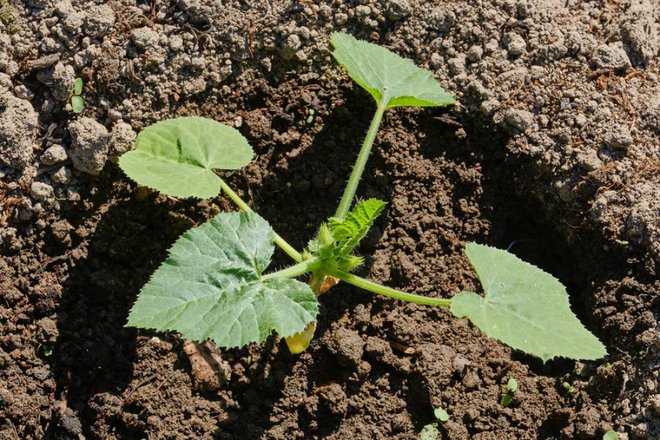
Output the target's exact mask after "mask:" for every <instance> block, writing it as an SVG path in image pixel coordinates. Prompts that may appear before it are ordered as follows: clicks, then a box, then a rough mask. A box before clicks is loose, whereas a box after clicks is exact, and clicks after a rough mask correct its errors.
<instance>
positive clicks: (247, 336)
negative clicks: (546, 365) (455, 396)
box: [74, 33, 606, 420]
mask: <svg viewBox="0 0 660 440" xmlns="http://www.w3.org/2000/svg"><path fill="white" fill-rule="evenodd" d="M331 43H332V45H333V46H334V51H333V52H332V55H333V56H334V57H335V58H336V60H337V61H338V62H339V64H341V65H342V66H343V67H344V68H345V69H346V71H347V72H348V75H349V76H350V77H351V78H353V80H355V82H356V83H357V84H359V85H360V86H361V87H362V88H364V89H365V90H366V91H367V92H368V93H369V94H370V95H371V96H372V97H373V98H374V101H375V102H374V104H375V114H374V117H373V119H372V122H371V125H370V127H369V130H368V132H367V135H366V137H365V139H364V142H363V143H362V146H361V148H360V151H359V153H358V156H357V159H356V161H355V164H354V166H353V169H352V171H351V172H350V177H349V179H348V183H347V185H346V188H345V190H344V193H343V194H342V197H341V200H340V201H339V204H338V207H337V210H336V211H335V214H334V215H333V216H332V217H330V218H328V219H327V220H326V221H325V222H322V223H321V224H320V226H319V228H318V229H317V230H318V233H317V235H316V237H314V238H313V239H312V240H310V241H309V244H308V246H307V248H306V249H304V250H302V251H299V250H298V249H296V248H295V247H294V246H292V245H291V244H289V243H288V242H287V241H286V240H285V239H284V238H283V237H282V236H280V235H279V234H277V233H276V232H275V231H274V230H273V228H272V227H271V225H270V224H269V223H268V222H267V221H266V220H265V219H263V218H262V217H260V216H259V215H258V214H257V213H256V212H254V211H253V210H252V208H250V206H249V205H248V204H247V203H246V202H245V201H243V200H242V199H241V197H240V196H239V195H238V194H237V193H236V192H235V191H234V190H233V189H232V188H231V186H230V185H228V184H227V183H226V182H225V180H224V179H223V171H224V170H236V169H241V168H243V167H245V166H246V165H248V164H249V163H250V162H251V161H252V159H253V156H254V152H253V150H252V147H251V146H250V144H249V143H248V141H247V140H246V139H245V138H244V137H243V136H242V135H241V134H240V133H239V132H238V131H237V130H236V129H234V128H233V127H230V126H227V125H224V124H221V123H219V122H216V121H214V120H211V119H207V118H202V117H197V116H189V117H180V118H176V119H169V120H164V121H160V122H157V123H155V124H153V125H151V126H149V127H147V128H145V129H144V130H143V131H142V132H141V133H140V134H139V135H138V137H137V139H136V142H135V150H133V151H130V152H127V153H125V154H124V155H122V156H121V157H120V159H119V166H120V167H121V169H122V170H123V171H124V172H125V173H126V175H127V176H128V177H130V178H131V179H133V180H134V181H136V182H137V183H139V184H141V185H144V186H147V187H150V188H153V189H156V190H158V191H160V192H161V193H163V194H166V195H169V196H173V197H194V198H200V199H208V198H213V197H216V196H218V195H219V194H220V192H223V193H224V194H225V195H227V196H228V197H229V198H230V199H231V200H232V201H233V202H234V203H235V204H236V205H237V206H238V208H239V209H240V211H241V212H231V213H227V212H223V213H220V214H218V215H216V216H215V217H213V218H211V219H210V220H208V221H207V222H206V223H204V224H202V225H200V226H197V227H195V228H192V229H190V230H188V231H187V232H185V233H184V234H183V235H182V236H181V237H179V239H178V240H177V241H176V242H175V243H174V245H173V246H172V247H171V248H170V250H169V256H168V257H167V259H166V260H165V262H164V263H163V264H162V265H161V266H160V267H159V268H158V269H157V270H156V271H155V272H154V274H153V276H152V277H151V279H150V280H149V281H148V282H147V283H146V284H145V285H144V287H143V288H142V289H141V291H140V294H139V295H138V298H137V300H136V302H135V304H134V305H133V307H132V309H131V311H130V314H129V317H128V324H127V325H128V326H131V327H137V328H145V329H155V330H158V331H177V332H179V333H180V334H181V335H182V336H183V337H184V338H185V339H188V340H193V341H203V340H208V339H210V340H212V341H213V342H215V344H216V345H218V346H220V347H227V348H229V347H242V346H245V345H246V344H251V343H260V342H262V341H264V340H265V339H266V338H268V337H269V336H270V335H272V334H273V333H276V334H278V335H280V336H281V337H283V338H285V339H286V341H287V343H288V346H289V348H290V351H291V352H292V353H299V352H302V351H304V350H305V349H306V348H307V347H308V346H309V344H310V341H311V339H312V338H313V335H314V329H315V325H316V321H317V319H318V314H319V309H320V307H319V302H318V296H319V295H320V294H322V293H324V292H325V291H327V290H328V289H330V288H331V287H332V286H333V285H335V284H336V283H337V282H339V281H343V282H344V283H346V284H350V285H352V286H354V287H357V288H360V289H363V290H366V291H369V292H372V293H375V294H378V295H383V296H386V297H389V298H392V299H394V300H399V301H406V302H411V303H416V304H422V305H427V306H432V307H445V308H448V309H449V311H450V312H451V313H452V314H453V315H454V316H456V317H458V318H462V317H466V318H468V319H470V320H471V321H472V322H473V323H474V324H475V325H476V326H477V327H478V328H480V329H481V330H482V331H483V332H484V333H485V334H486V335H487V336H489V337H492V338H496V339H498V340H500V341H502V342H504V343H506V344H508V345H510V346H511V347H513V348H515V349H518V350H522V351H524V352H526V353H530V354H532V355H535V356H538V357H540V358H541V359H542V360H543V361H547V360H549V359H552V358H554V357H558V356H561V357H567V358H571V359H598V358H601V357H603V356H604V355H605V354H606V351H605V347H604V346H603V344H601V343H600V341H599V340H598V339H597V338H596V337H595V336H594V335H592V334H591V333H589V331H587V330H586V329H585V328H584V326H583V325H582V324H581V323H580V321H579V320H578V319H577V317H576V316H575V315H574V314H573V312H572V311H571V309H570V305H569V301H568V294H567V292H566V289H565V287H564V286H563V285H562V284H561V283H560V282H559V281H558V280H557V279H555V278H554V277H552V276H551V275H549V274H547V273H545V272H544V271H542V270H541V269H539V268H537V267H535V266H532V265H531V264H528V263H526V262H524V261H522V260H520V259H519V258H517V257H516V256H514V255H513V254H510V253H508V252H506V251H504V250H500V249H495V248H492V247H489V246H485V245H481V244H476V243H468V244H467V245H466V248H465V253H466V255H467V259H468V260H469V261H470V263H471V264H472V267H473V268H474V270H475V272H476V274H477V276H478V278H479V280H480V281H481V284H482V286H483V295H480V294H478V293H476V292H466V291H462V292H457V293H455V294H454V295H453V297H449V298H439V297H436V296H423V295H417V294H414V293H408V292H403V291H401V290H397V289H393V288H391V287H387V286H384V285H381V284H378V283H376V282H374V281H371V280H368V279H366V278H363V277H360V276H358V275H355V274H354V272H355V270H356V269H357V268H359V267H360V266H361V265H362V264H363V262H364V257H363V256H361V255H359V253H358V249H359V245H360V242H361V241H362V240H363V239H364V237H365V236H366V234H367V232H368V231H369V229H370V228H371V227H372V226H373V224H374V223H375V222H376V221H377V219H378V217H379V216H380V215H381V214H382V213H383V212H385V210H386V206H387V203H386V202H384V201H381V200H377V199H367V200H361V201H357V202H356V200H355V199H356V192H357V189H358V186H359V182H360V179H361V178H362V174H363V172H364V169H365V165H366V162H367V159H368V157H369V155H370V152H371V150H372V148H373V146H374V143H375V140H376V135H377V133H378V130H379V127H380V124H381V121H382V119H383V115H384V113H385V112H386V111H389V110H391V109H394V108H396V107H402V106H411V107H433V106H447V105H451V104H454V102H455V101H454V97H453V96H452V95H451V94H450V93H448V92H446V91H445V90H444V89H443V88H442V87H441V86H440V84H439V83H438V82H437V81H436V79H435V78H434V77H433V75H431V73H430V72H429V71H427V70H424V69H421V68H419V67H417V66H416V65H415V64H413V63H412V62H411V61H409V60H406V59H403V58H401V57H400V56H398V55H396V54H394V53H393V52H391V51H389V50H387V49H385V48H383V47H380V46H376V45H374V44H371V43H367V42H364V41H360V40H357V39H355V38H353V37H352V36H350V35H347V34H342V33H336V34H333V35H332V37H331ZM77 90H78V91H82V83H81V82H80V83H79V86H78V88H77ZM74 91H75V90H74ZM313 115H314V113H312V112H311V111H310V112H309V116H313ZM298 241H302V237H299V238H298ZM275 246H278V247H279V248H281V249H282V250H283V251H284V252H285V253H286V254H287V255H288V256H289V257H291V259H292V260H293V261H294V262H295V264H293V265H291V266H289V267H286V268H284V269H281V270H278V271H270V270H268V266H269V264H270V262H271V259H272V256H273V253H274V251H275ZM305 275H307V276H309V278H308V279H306V280H305V281H306V282H303V281H299V280H298V279H297V278H299V277H301V276H305ZM441 415H442V414H441ZM442 418H445V416H444V415H442V417H438V419H439V420H441V419H442Z"/></svg>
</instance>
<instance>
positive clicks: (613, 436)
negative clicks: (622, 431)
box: [603, 429, 619, 440]
mask: <svg viewBox="0 0 660 440" xmlns="http://www.w3.org/2000/svg"><path fill="white" fill-rule="evenodd" d="M618 438H619V434H617V432H616V431H614V430H613V429H610V430H609V431H607V432H606V433H605V434H603V440H617V439H618Z"/></svg>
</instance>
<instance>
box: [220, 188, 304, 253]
mask: <svg viewBox="0 0 660 440" xmlns="http://www.w3.org/2000/svg"><path fill="white" fill-rule="evenodd" d="M220 188H222V190H223V191H224V192H225V194H227V195H228V196H229V198H230V199H231V200H232V201H233V202H234V203H236V205H238V207H239V208H241V209H242V210H243V211H245V212H254V211H252V208H250V207H249V206H248V204H247V203H245V202H244V201H243V199H241V198H240V197H239V196H238V194H236V193H235V192H234V190H233V189H231V187H230V186H229V185H227V183H226V182H225V181H224V180H222V179H220ZM275 244H276V245H278V246H279V247H280V248H281V249H282V250H283V251H284V252H286V253H287V254H288V255H289V256H290V257H291V258H293V259H294V260H295V261H296V262H297V263H300V262H301V261H302V260H303V258H302V255H301V254H300V252H298V251H297V250H296V249H295V248H294V247H293V246H291V245H290V244H289V243H287V242H286V240H284V239H283V238H282V237H280V235H279V234H275Z"/></svg>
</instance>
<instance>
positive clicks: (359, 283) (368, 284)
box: [329, 270, 451, 307]
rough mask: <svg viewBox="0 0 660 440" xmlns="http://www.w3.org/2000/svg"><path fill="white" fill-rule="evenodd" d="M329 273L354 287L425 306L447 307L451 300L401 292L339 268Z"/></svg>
mask: <svg viewBox="0 0 660 440" xmlns="http://www.w3.org/2000/svg"><path fill="white" fill-rule="evenodd" d="M329 275H331V276H333V277H335V278H339V279H340V280H342V281H345V282H347V283H349V284H352V285H354V286H356V287H360V288H362V289H364V290H368V291H369V292H373V293H377V294H379V295H384V296H389V297H390V298H394V299H398V300H400V301H406V302H411V303H415V304H424V305H427V306H438V307H449V306H451V300H450V299H446V298H429V297H427V296H421V295H415V294H412V293H406V292H402V291H400V290H396V289H392V288H391V287H387V286H382V285H380V284H378V283H374V282H373V281H369V280H367V279H364V278H362V277H359V276H357V275H353V274H352V273H348V272H344V271H341V270H336V271H331V272H330V273H329Z"/></svg>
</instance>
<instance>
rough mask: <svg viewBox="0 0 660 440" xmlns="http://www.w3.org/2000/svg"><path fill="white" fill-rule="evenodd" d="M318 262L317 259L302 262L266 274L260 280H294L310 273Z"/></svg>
mask: <svg viewBox="0 0 660 440" xmlns="http://www.w3.org/2000/svg"><path fill="white" fill-rule="evenodd" d="M318 261H319V259H318V258H310V259H309V260H305V261H302V262H300V263H298V264H294V265H293V266H289V267H287V268H284V269H282V270H278V271H277V272H272V273H268V274H266V275H264V276H263V277H261V279H262V280H263V281H265V280H268V279H271V278H294V277H297V276H300V275H302V274H305V273H307V272H310V271H311V270H312V269H313V267H314V266H315V265H317V264H318Z"/></svg>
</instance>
